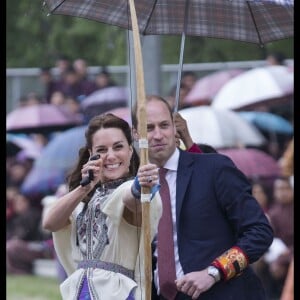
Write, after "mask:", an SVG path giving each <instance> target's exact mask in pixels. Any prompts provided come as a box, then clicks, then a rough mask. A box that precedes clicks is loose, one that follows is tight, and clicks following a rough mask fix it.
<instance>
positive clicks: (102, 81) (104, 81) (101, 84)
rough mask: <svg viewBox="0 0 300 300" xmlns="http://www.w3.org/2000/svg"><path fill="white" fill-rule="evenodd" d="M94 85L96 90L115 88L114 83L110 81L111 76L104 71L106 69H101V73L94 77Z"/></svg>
mask: <svg viewBox="0 0 300 300" xmlns="http://www.w3.org/2000/svg"><path fill="white" fill-rule="evenodd" d="M95 84H96V89H97V90H100V89H103V88H106V87H111V86H116V83H115V81H114V80H113V79H112V77H111V74H110V73H109V72H108V71H107V70H106V68H102V70H101V72H100V73H98V74H97V75H96V77H95Z"/></svg>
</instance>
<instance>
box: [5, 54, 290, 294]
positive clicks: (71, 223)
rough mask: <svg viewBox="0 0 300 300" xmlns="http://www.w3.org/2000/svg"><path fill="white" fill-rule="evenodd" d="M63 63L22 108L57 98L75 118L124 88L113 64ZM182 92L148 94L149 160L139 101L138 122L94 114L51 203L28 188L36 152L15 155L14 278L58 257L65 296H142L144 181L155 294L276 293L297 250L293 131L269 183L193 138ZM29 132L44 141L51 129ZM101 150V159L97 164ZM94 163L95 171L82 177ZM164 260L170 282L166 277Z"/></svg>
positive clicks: (190, 78) (10, 197)
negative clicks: (88, 101) (104, 94)
mask: <svg viewBox="0 0 300 300" xmlns="http://www.w3.org/2000/svg"><path fill="white" fill-rule="evenodd" d="M56 67H57V69H58V70H59V74H58V75H57V76H56V77H54V76H53V75H52V74H51V72H50V69H49V68H45V69H42V70H41V80H42V81H43V82H44V84H45V87H46V89H45V95H43V97H40V96H38V95H37V94H35V93H30V94H29V95H27V96H26V97H24V98H22V99H21V101H20V105H37V104H39V103H52V104H54V105H63V106H64V107H68V109H70V110H71V111H72V112H73V113H78V114H79V113H80V109H79V103H80V101H82V99H83V98H84V97H86V96H88V95H89V94H91V93H92V92H93V91H96V90H98V89H101V88H105V87H109V86H114V85H116V83H115V82H114V81H113V79H112V78H111V77H110V74H109V73H108V72H107V71H106V70H105V69H104V70H102V72H101V73H99V74H98V75H97V76H96V77H95V79H94V80H91V79H90V78H89V77H88V74H87V64H86V62H85V61H84V60H83V59H77V60H75V61H74V62H73V64H71V62H70V60H68V59H67V58H66V57H63V56H62V57H60V59H58V60H57V65H56ZM196 80H197V76H196V74H195V73H193V72H186V73H184V74H183V76H182V83H181V86H180V88H181V90H182V92H181V93H180V96H181V98H180V102H179V108H184V107H186V106H185V103H184V94H185V93H187V92H188V91H189V90H190V89H191V88H192V86H193V84H194V83H195V82H196ZM174 97H175V89H174V88H173V89H171V90H170V94H169V95H167V96H166V97H165V99H164V98H162V97H160V96H156V95H149V96H147V101H146V115H147V118H146V124H147V140H148V153H149V163H147V164H146V165H143V166H142V165H140V160H139V148H137V149H135V146H134V140H135V141H136V142H137V145H139V138H140V136H139V132H138V121H139V120H138V118H137V110H136V107H135V108H133V116H132V124H133V128H130V126H129V124H128V123H127V122H126V121H124V120H122V119H120V118H118V117H116V116H114V115H111V114H99V115H97V116H95V117H93V118H92V119H90V120H88V127H87V131H86V135H85V137H86V145H85V146H84V147H83V148H82V149H81V150H80V156H79V157H78V161H77V165H76V167H75V169H74V171H73V172H72V173H71V176H70V177H69V178H68V181H67V182H66V184H65V185H64V191H63V192H60V191H59V190H58V191H57V192H56V193H55V195H53V196H54V198H55V201H51V203H49V204H47V205H46V204H45V202H46V201H43V199H41V201H40V203H36V201H35V202H34V201H31V199H29V198H28V197H26V196H25V195H23V194H22V192H21V190H20V187H21V184H22V182H23V181H24V179H25V177H26V175H27V174H28V172H29V171H30V169H31V168H32V165H33V162H34V158H33V157H23V156H21V155H19V156H18V155H13V156H10V157H7V187H6V191H7V195H6V220H7V229H6V258H7V259H6V271H7V273H8V274H32V273H33V262H34V260H35V259H36V258H53V259H57V261H58V267H59V270H60V272H61V273H58V277H59V281H60V283H61V284H60V290H61V294H62V297H63V299H97V295H100V294H101V293H104V294H105V295H106V296H105V299H106V300H109V299H128V300H133V299H140V297H144V295H143V293H144V292H145V282H144V279H145V278H143V276H142V274H141V270H142V263H143V258H142V256H141V255H142V252H141V251H142V250H143V249H142V248H143V247H142V241H143V238H144V237H143V236H142V234H141V230H140V227H141V221H142V214H141V205H142V202H141V191H142V188H143V189H145V188H146V189H149V195H148V198H147V199H146V200H145V199H144V198H143V197H142V198H143V199H144V200H143V201H150V215H151V241H152V248H153V256H152V258H151V259H152V266H153V284H152V299H168V300H169V299H170V300H171V299H177V300H181V299H182V300H184V299H198V298H199V299H214V300H215V299H216V300H217V299H224V298H226V299H231V297H232V295H234V298H233V299H266V300H268V299H270V300H271V299H279V298H280V296H281V293H282V292H283V290H284V285H285V282H286V281H287V276H288V273H289V268H290V265H291V264H292V262H293V251H294V250H293V248H294V230H293V221H294V219H293V214H294V206H293V203H294V201H293V200H294V194H293V151H294V148H293V147H294V145H293V139H291V140H290V141H289V143H287V144H285V145H282V149H281V153H280V159H278V165H279V166H280V168H281V170H282V172H281V173H282V174H281V176H280V177H278V178H276V179H275V180H274V182H273V185H272V188H271V190H270V189H269V190H268V189H266V186H265V185H264V183H263V182H262V181H260V180H259V178H246V176H245V175H244V174H243V173H242V172H241V171H240V170H239V169H237V168H236V166H235V165H234V163H233V162H232V161H231V160H230V159H229V158H228V157H226V156H224V155H222V154H219V153H218V151H217V149H214V148H213V147H211V146H210V145H205V144H195V143H194V142H193V140H192V138H191V136H190V135H189V131H188V128H187V125H186V122H185V120H184V119H183V118H182V117H181V116H180V114H178V113H175V114H174V113H173V112H172V109H173V108H174V99H175V98H174ZM69 100H70V101H69ZM132 130H133V131H132ZM132 132H133V133H132ZM32 137H34V138H35V139H39V141H40V143H41V146H45V145H46V144H47V138H48V137H46V136H41V135H38V134H35V135H33V136H32ZM180 140H181V141H182V142H183V144H184V149H182V146H180V145H181V144H180ZM94 154H99V155H100V157H99V158H98V159H96V160H91V159H90V158H91V157H92V156H93V155H94ZM74 163H75V162H74ZM163 169H164V171H165V172H166V173H165V174H163V173H161V171H162V170H163ZM89 171H92V173H93V177H94V178H93V179H92V178H90V179H91V180H90V181H87V184H83V183H82V179H84V178H88V177H89ZM164 177H165V180H163V178H164ZM166 199H168V201H169V202H171V207H170V212H169V213H170V215H169V216H167V215H166V213H167V211H168V208H167V207H166V204H165V203H166ZM44 200H45V199H44ZM43 204H45V206H47V207H46V208H47V211H46V213H45V210H44V211H43V209H45V207H43ZM43 212H44V214H43ZM168 218H169V219H168ZM28 220H30V222H28ZM162 220H169V221H168V222H169V224H167V225H166V224H165V223H166V222H162ZM167 227H171V236H170V239H169V240H168V237H167ZM161 234H162V235H161ZM163 240H166V241H168V243H169V245H170V244H171V246H172V247H171V249H172V251H171V253H169V252H167V251H168V250H167V249H163V244H165V243H164V241H163ZM19 253H23V254H24V255H21V256H20V255H19ZM161 261H162V262H163V263H162V264H161ZM168 263H170V265H168ZM166 266H168V267H167V270H166V272H167V273H168V275H171V279H168V278H165V277H164V276H165V274H164V273H163V271H164V269H166ZM58 272H59V271H58ZM142 299H144V298H142Z"/></svg>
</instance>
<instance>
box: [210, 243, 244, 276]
mask: <svg viewBox="0 0 300 300" xmlns="http://www.w3.org/2000/svg"><path fill="white" fill-rule="evenodd" d="M248 264H249V262H248V257H247V255H246V254H245V253H244V252H243V250H242V249H241V248H239V247H236V246H235V247H232V248H231V249H229V250H227V251H225V252H224V253H223V254H222V255H220V256H219V257H218V258H216V259H215V260H214V261H213V263H212V265H213V266H215V267H216V268H218V269H219V270H221V272H222V275H223V276H222V278H223V280H225V281H226V280H229V279H231V278H233V277H234V276H236V275H238V274H240V273H241V272H242V271H243V270H244V269H245V268H246V267H247V266H248Z"/></svg>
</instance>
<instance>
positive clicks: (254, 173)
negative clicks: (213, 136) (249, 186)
mask: <svg viewBox="0 0 300 300" xmlns="http://www.w3.org/2000/svg"><path fill="white" fill-rule="evenodd" d="M218 152H219V153H221V154H225V155H227V156H228V157H230V158H231V159H232V161H233V162H234V163H235V164H236V166H237V167H238V168H239V169H240V170H241V171H242V172H243V173H244V174H245V175H246V176H247V177H248V178H258V177H259V178H275V177H276V176H279V175H280V168H279V165H278V163H277V161H276V160H275V159H274V158H273V157H272V156H271V155H269V154H267V153H266V152H264V151H262V150H259V149H255V148H228V149H218Z"/></svg>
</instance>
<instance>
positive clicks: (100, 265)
mask: <svg viewBox="0 0 300 300" xmlns="http://www.w3.org/2000/svg"><path fill="white" fill-rule="evenodd" d="M77 268H78V269H79V268H83V269H88V268H94V269H96V268H97V269H103V270H107V271H112V272H115V273H121V274H123V275H125V276H127V277H129V278H131V279H134V271H133V270H129V269H127V268H125V267H123V266H121V265H118V264H114V263H111V262H105V261H101V260H95V259H87V260H82V261H80V262H79V263H78V266H77Z"/></svg>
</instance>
